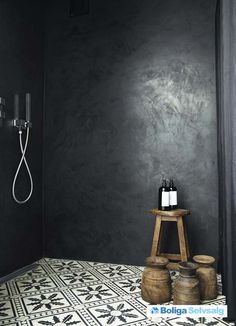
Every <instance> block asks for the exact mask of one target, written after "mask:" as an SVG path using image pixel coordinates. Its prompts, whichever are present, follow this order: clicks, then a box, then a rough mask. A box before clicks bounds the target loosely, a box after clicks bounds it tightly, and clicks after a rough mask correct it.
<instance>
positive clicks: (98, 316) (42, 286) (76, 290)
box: [0, 258, 232, 326]
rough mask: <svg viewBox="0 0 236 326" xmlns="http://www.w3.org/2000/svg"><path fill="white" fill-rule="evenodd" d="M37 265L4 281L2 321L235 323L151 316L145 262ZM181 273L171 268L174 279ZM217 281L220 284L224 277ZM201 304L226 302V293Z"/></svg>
mask: <svg viewBox="0 0 236 326" xmlns="http://www.w3.org/2000/svg"><path fill="white" fill-rule="evenodd" d="M37 264H38V266H35V267H34V269H33V270H31V271H29V272H27V273H24V274H22V275H20V276H18V277H17V278H15V279H13V280H10V281H9V282H7V283H5V284H2V285H0V326H40V325H47V326H69V325H86V326H99V325H100V326H106V325H113V326H120V325H130V326H131V325H132V326H154V325H158V326H201V325H206V326H226V325H227V326H231V325H232V324H230V323H226V322H225V321H223V320H221V319H220V318H207V319H206V320H204V323H202V321H203V320H202V319H201V320H200V319H194V318H193V319H189V318H184V319H183V318H167V319H164V318H159V319H158V321H151V320H149V319H147V317H146V309H147V306H148V303H147V302H145V301H144V300H142V298H141V295H140V284H141V276H142V272H143V269H144V267H140V266H130V265H117V264H106V263H96V262H86V261H75V260H62V259H54V258H43V259H40V261H38V262H37ZM177 276H178V272H175V271H171V278H172V281H174V280H175V279H176V277H177ZM218 283H219V289H221V278H220V276H218ZM171 303H172V301H170V302H168V303H166V304H171ZM202 303H203V304H211V305H218V304H225V297H224V296H222V295H219V296H218V297H217V298H216V299H215V300H211V301H204V302H202Z"/></svg>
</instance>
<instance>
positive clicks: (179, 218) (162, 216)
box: [150, 208, 190, 261]
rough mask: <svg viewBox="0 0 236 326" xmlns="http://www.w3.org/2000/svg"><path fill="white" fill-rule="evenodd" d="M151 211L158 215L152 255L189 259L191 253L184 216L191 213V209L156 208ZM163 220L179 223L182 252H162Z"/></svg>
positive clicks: (171, 258) (179, 259)
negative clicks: (169, 209) (164, 209)
mask: <svg viewBox="0 0 236 326" xmlns="http://www.w3.org/2000/svg"><path fill="white" fill-rule="evenodd" d="M150 213H151V214H153V215H155V216H156V223H155V229H154V234H153V241H152V249H151V256H164V257H166V258H168V259H170V260H177V261H188V258H189V257H190V253H189V246H188V240H187V233H186V229H185V224H184V219H183V217H184V216H186V215H189V214H190V211H189V210H187V209H180V208H179V209H175V210H171V211H162V210H159V209H157V208H154V209H151V210H150ZM162 222H176V223H177V230H178V239H179V247H180V254H170V253H161V250H160V247H161V239H162Z"/></svg>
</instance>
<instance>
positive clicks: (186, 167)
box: [44, 0, 218, 264]
mask: <svg viewBox="0 0 236 326" xmlns="http://www.w3.org/2000/svg"><path fill="white" fill-rule="evenodd" d="M90 4H91V8H90V14H89V15H85V16H78V17H74V18H70V17H69V1H66V0H65V1H59V2H58V1H50V3H48V4H47V22H46V41H45V44H46V47H45V58H46V70H45V71H46V121H45V161H44V168H45V178H44V182H45V206H44V209H45V222H46V224H45V254H46V256H51V257H65V258H80V259H90V260H95V261H96V260H97V261H110V262H123V263H132V264H136V263H137V264H143V261H144V258H145V257H146V256H148V255H149V253H150V247H151V240H152V232H153V226H154V218H153V217H152V216H150V215H149V214H148V213H147V212H148V210H149V209H150V208H153V207H156V206H157V188H158V187H159V184H160V178H161V176H162V175H165V176H173V177H174V178H175V179H176V183H177V187H178V190H179V203H180V206H182V207H185V208H188V209H190V210H191V211H192V215H191V216H190V217H188V218H187V219H188V233H189V241H190V246H191V248H192V252H193V254H195V253H205V254H211V255H214V256H217V255H218V198H217V192H218V191H217V149H216V105H215V62H214V59H215V44H214V16H215V5H216V1H212V0H202V1H195V0H159V1H157V0H148V1H143V0H142V1H141V0H129V1H126V0H117V1H110V0H102V1H101V0H91V1H90ZM171 231H172V232H174V229H172V230H169V231H168V230H167V232H169V233H168V234H169V240H168V242H169V243H170V244H171V245H172V239H174V236H172V235H171V233H170V232H171ZM173 242H174V240H173Z"/></svg>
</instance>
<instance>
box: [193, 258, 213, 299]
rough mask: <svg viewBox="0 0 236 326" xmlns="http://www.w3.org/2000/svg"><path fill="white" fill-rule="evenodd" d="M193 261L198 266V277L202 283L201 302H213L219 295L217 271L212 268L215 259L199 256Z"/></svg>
mask: <svg viewBox="0 0 236 326" xmlns="http://www.w3.org/2000/svg"><path fill="white" fill-rule="evenodd" d="M193 260H194V261H195V262H196V263H197V264H198V268H197V276H198V278H199V281H200V295H201V300H212V299H215V298H216V297H217V295H218V289H217V275H216V270H215V268H214V267H213V266H212V265H213V264H214V262H215V258H214V257H211V256H206V255H197V256H194V257H193Z"/></svg>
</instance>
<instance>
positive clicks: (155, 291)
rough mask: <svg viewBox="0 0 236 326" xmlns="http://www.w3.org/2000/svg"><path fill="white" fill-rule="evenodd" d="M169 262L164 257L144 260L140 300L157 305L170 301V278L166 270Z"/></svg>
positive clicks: (151, 257)
mask: <svg viewBox="0 0 236 326" xmlns="http://www.w3.org/2000/svg"><path fill="white" fill-rule="evenodd" d="M168 262H169V260H168V259H167V258H164V257H158V256H150V257H148V258H147V259H146V265H147V267H145V269H144V271H143V275H142V283H141V296H142V299H143V300H145V301H147V302H149V303H151V304H159V303H164V302H168V301H170V300H171V278H170V273H169V271H168V270H167V269H166V265H167V264H168Z"/></svg>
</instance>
